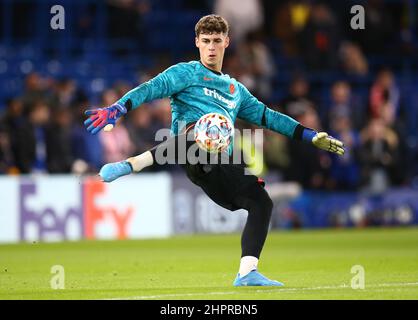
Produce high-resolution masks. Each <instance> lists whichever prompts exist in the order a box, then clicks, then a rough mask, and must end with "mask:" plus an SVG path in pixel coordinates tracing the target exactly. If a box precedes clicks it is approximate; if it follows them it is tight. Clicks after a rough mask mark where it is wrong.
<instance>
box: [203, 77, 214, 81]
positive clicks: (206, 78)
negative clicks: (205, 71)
mask: <svg viewBox="0 0 418 320" xmlns="http://www.w3.org/2000/svg"><path fill="white" fill-rule="evenodd" d="M203 80H205V81H211V80H213V78H209V77H206V76H204V77H203Z"/></svg>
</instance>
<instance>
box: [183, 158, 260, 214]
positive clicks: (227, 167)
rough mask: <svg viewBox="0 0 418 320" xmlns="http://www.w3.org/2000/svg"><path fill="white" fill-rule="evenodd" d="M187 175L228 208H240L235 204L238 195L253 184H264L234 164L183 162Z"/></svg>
mask: <svg viewBox="0 0 418 320" xmlns="http://www.w3.org/2000/svg"><path fill="white" fill-rule="evenodd" d="M182 167H183V168H184V169H185V171H186V174H187V177H188V178H189V179H190V180H191V181H192V182H193V183H194V184H196V185H198V186H199V187H201V188H202V189H203V191H204V192H205V193H206V194H207V195H208V196H209V198H211V199H212V200H213V201H215V202H216V203H217V204H218V205H220V206H222V207H224V208H226V209H228V210H232V211H234V210H238V209H241V207H240V206H239V205H237V204H236V199H237V196H238V195H240V194H241V195H242V194H243V193H245V191H246V189H249V187H250V186H253V185H261V186H264V181H263V180H261V179H259V178H257V177H256V176H254V175H251V174H245V167H244V166H242V165H235V164H185V165H182Z"/></svg>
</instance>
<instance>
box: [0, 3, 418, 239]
mask: <svg viewBox="0 0 418 320" xmlns="http://www.w3.org/2000/svg"><path fill="white" fill-rule="evenodd" d="M55 4H61V5H62V6H63V7H64V9H65V29H63V30H53V29H52V28H51V26H50V21H51V18H52V17H53V14H51V13H50V9H51V6H52V5H55ZM356 4H361V5H363V6H364V8H365V12H366V15H365V29H364V30H353V29H352V28H351V27H350V20H351V18H352V17H353V16H354V15H353V14H351V13H350V8H351V7H352V6H353V5H356ZM212 12H215V13H219V14H221V15H223V16H225V17H226V18H227V19H228V20H229V21H230V23H231V28H232V30H231V38H232V45H231V47H230V48H229V49H227V53H226V56H225V60H224V68H223V71H224V72H225V73H228V74H230V75H231V76H232V77H235V78H237V79H238V80H239V81H241V82H243V83H244V84H245V85H246V86H247V87H248V88H249V89H250V91H251V92H253V93H254V95H256V96H257V97H259V98H260V99H261V100H262V101H264V102H265V103H266V104H268V105H269V106H270V107H272V108H274V109H276V110H279V111H281V112H283V113H286V114H289V115H290V116H292V117H294V118H296V119H297V120H298V121H300V122H301V123H302V124H304V125H305V126H308V127H312V128H314V129H317V130H321V129H323V130H327V131H328V132H330V133H331V134H332V135H334V136H336V137H338V138H339V139H341V140H343V141H344V143H345V144H346V146H347V150H348V151H347V153H346V155H345V156H344V157H335V156H332V155H330V154H328V153H326V152H322V151H319V150H317V149H315V148H314V147H311V146H308V145H305V144H301V143H298V142H294V141H291V140H289V139H286V138H284V137H281V136H279V135H277V134H274V133H271V132H267V131H265V133H264V146H256V147H257V148H260V150H262V152H263V155H264V159H263V161H264V171H263V176H264V177H265V178H266V180H267V182H269V185H270V186H273V187H276V189H271V190H270V192H272V193H273V194H274V200H275V202H276V206H275V209H274V210H275V211H274V215H273V221H272V226H273V228H289V229H292V228H309V227H329V226H332V227H340V226H358V227H363V226H370V225H384V226H388V225H408V224H415V223H417V222H418V200H417V199H418V197H417V192H418V191H417V188H418V161H417V160H418V148H417V143H418V140H417V139H418V132H417V130H416V128H417V120H418V102H417V101H418V90H417V89H418V54H417V53H418V49H417V48H418V47H417V44H418V42H417V41H418V39H417V20H416V19H417V13H418V3H417V2H416V1H395V0H391V1H379V0H372V1H343V2H341V1H273V0H271V1H268V0H265V1H256V0H247V1H232V0H225V1H222V0H218V1H217V0H213V1H210V0H207V1H189V0H178V1H175V0H168V1H159V0H158V1H147V0H144V1H134V0H124V1H122V0H121V1H118V0H109V1H58V2H52V1H23V0H14V1H11V0H4V1H2V2H1V4H0V17H1V24H0V34H1V40H0V78H1V83H2V85H1V86H0V112H1V118H0V173H1V176H0V185H1V188H2V190H8V192H6V193H4V192H3V193H2V195H1V197H2V203H3V208H2V209H1V211H2V216H1V219H2V222H3V223H2V226H1V228H2V229H3V232H2V233H1V234H2V235H1V236H0V240H2V241H4V242H14V241H19V240H28V239H30V240H38V239H40V240H60V239H78V238H80V237H87V238H125V237H133V238H135V237H145V238H146V237H152V236H167V235H171V234H178V233H195V232H214V233H220V232H221V233H223V232H236V231H240V230H241V228H242V226H243V223H244V222H245V215H242V214H237V215H231V214H229V213H227V212H225V211H224V210H222V209H221V208H219V207H218V206H216V205H214V204H213V203H212V202H211V201H210V200H209V199H207V198H206V197H205V196H204V195H203V194H202V193H201V192H200V191H199V190H198V189H197V188H195V187H194V186H193V185H191V183H189V182H187V181H186V179H185V176H184V174H183V173H182V172H181V170H180V169H179V168H177V167H175V166H163V167H153V168H151V169H149V170H145V171H144V172H143V173H140V174H139V175H137V176H135V177H129V178H126V179H125V178H124V179H121V181H118V182H115V183H114V184H112V185H106V186H105V185H102V184H101V183H99V182H97V181H96V180H95V179H94V178H92V177H91V176H92V175H95V174H96V173H97V171H98V170H99V168H100V167H101V166H102V165H103V164H104V163H107V162H113V161H119V160H121V159H124V158H127V157H129V156H131V155H134V154H138V153H141V152H143V151H144V150H147V149H148V148H149V147H151V146H153V145H155V143H156V142H155V132H156V131H157V130H158V129H160V128H167V127H169V125H170V107H169V102H168V100H167V99H163V100H157V101H154V102H152V103H149V104H146V105H143V106H141V107H140V108H138V109H137V110H135V111H133V112H132V113H131V114H130V115H129V116H128V117H126V118H125V119H124V120H123V122H122V121H121V122H120V123H119V124H118V126H117V128H115V129H114V130H113V132H112V133H100V134H99V135H97V136H91V135H89V134H88V133H87V131H86V130H85V129H84V128H83V125H82V122H83V120H84V116H83V114H82V113H83V111H84V110H85V109H86V108H87V107H90V106H106V105H110V104H111V103H112V102H114V101H115V100H116V99H117V98H118V97H120V96H121V95H123V94H124V93H125V92H127V91H128V90H130V89H131V88H133V87H135V86H136V85H138V84H140V83H142V82H144V81H146V80H147V79H149V78H151V77H152V76H154V75H156V74H157V73H158V72H160V71H162V70H164V69H165V68H166V67H168V66H170V65H171V64H174V63H177V62H181V61H188V60H190V59H197V58H198V55H197V54H198V52H197V49H196V48H195V47H194V25H195V23H196V22H197V20H198V19H199V17H200V16H202V15H205V14H209V13H212ZM238 127H242V128H248V124H244V123H238ZM261 147H263V148H262V149H261ZM259 152H260V151H259ZM58 186H59V187H58ZM121 188H122V189H123V190H128V189H129V190H131V191H129V192H125V193H124V194H122V195H120V196H118V195H119V193H120V190H121ZM118 190H119V191H118ZM121 199H122V200H121ZM158 206H161V208H160V209H159V207H158ZM112 210H113V211H112ZM118 210H119V211H118ZM119 214H120V216H119ZM123 214H126V216H124V217H130V218H129V223H128V222H126V221H125V222H126V223H127V224H126V225H125V227H126V228H125V229H123V228H122V227H121V226H122V225H121V224H117V223H116V222H115V221H117V217H122V216H123ZM159 215H161V217H160V216H159ZM72 218H73V220H72ZM136 219H138V221H137V220H136ZM157 220H158V221H159V222H157ZM161 221H163V222H161ZM119 222H120V221H119ZM120 223H122V222H120ZM128 225H129V226H128ZM156 226H158V227H156ZM155 228H156V230H154V229H155ZM152 230H154V231H152Z"/></svg>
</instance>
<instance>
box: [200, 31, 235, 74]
mask: <svg viewBox="0 0 418 320" xmlns="http://www.w3.org/2000/svg"><path fill="white" fill-rule="evenodd" d="M228 46H229V37H228V35H226V34H223V33H212V34H204V33H201V34H199V36H198V37H196V47H198V48H199V53H200V60H201V61H202V63H203V64H204V65H205V66H207V67H209V68H211V69H215V70H216V71H221V69H222V62H223V59H224V54H225V49H226V48H227V47H228Z"/></svg>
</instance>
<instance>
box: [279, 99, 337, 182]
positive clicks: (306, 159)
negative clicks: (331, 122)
mask: <svg viewBox="0 0 418 320" xmlns="http://www.w3.org/2000/svg"><path fill="white" fill-rule="evenodd" d="M295 119H296V120H297V121H299V122H300V123H301V124H302V125H303V126H306V127H309V128H312V129H315V130H320V129H321V125H320V122H319V117H318V114H317V112H316V111H315V109H314V108H312V106H310V105H305V106H304V107H303V108H300V109H298V113H297V114H295ZM287 142H288V151H289V158H290V161H289V166H288V168H287V170H285V172H284V173H285V176H286V180H291V181H297V182H299V183H300V184H301V185H302V187H303V188H307V189H324V188H328V187H329V184H328V174H329V172H328V170H329V166H330V157H329V154H327V153H326V152H323V151H321V150H319V149H317V148H315V147H314V146H313V145H310V144H307V143H303V142H300V141H295V140H292V139H287Z"/></svg>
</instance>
